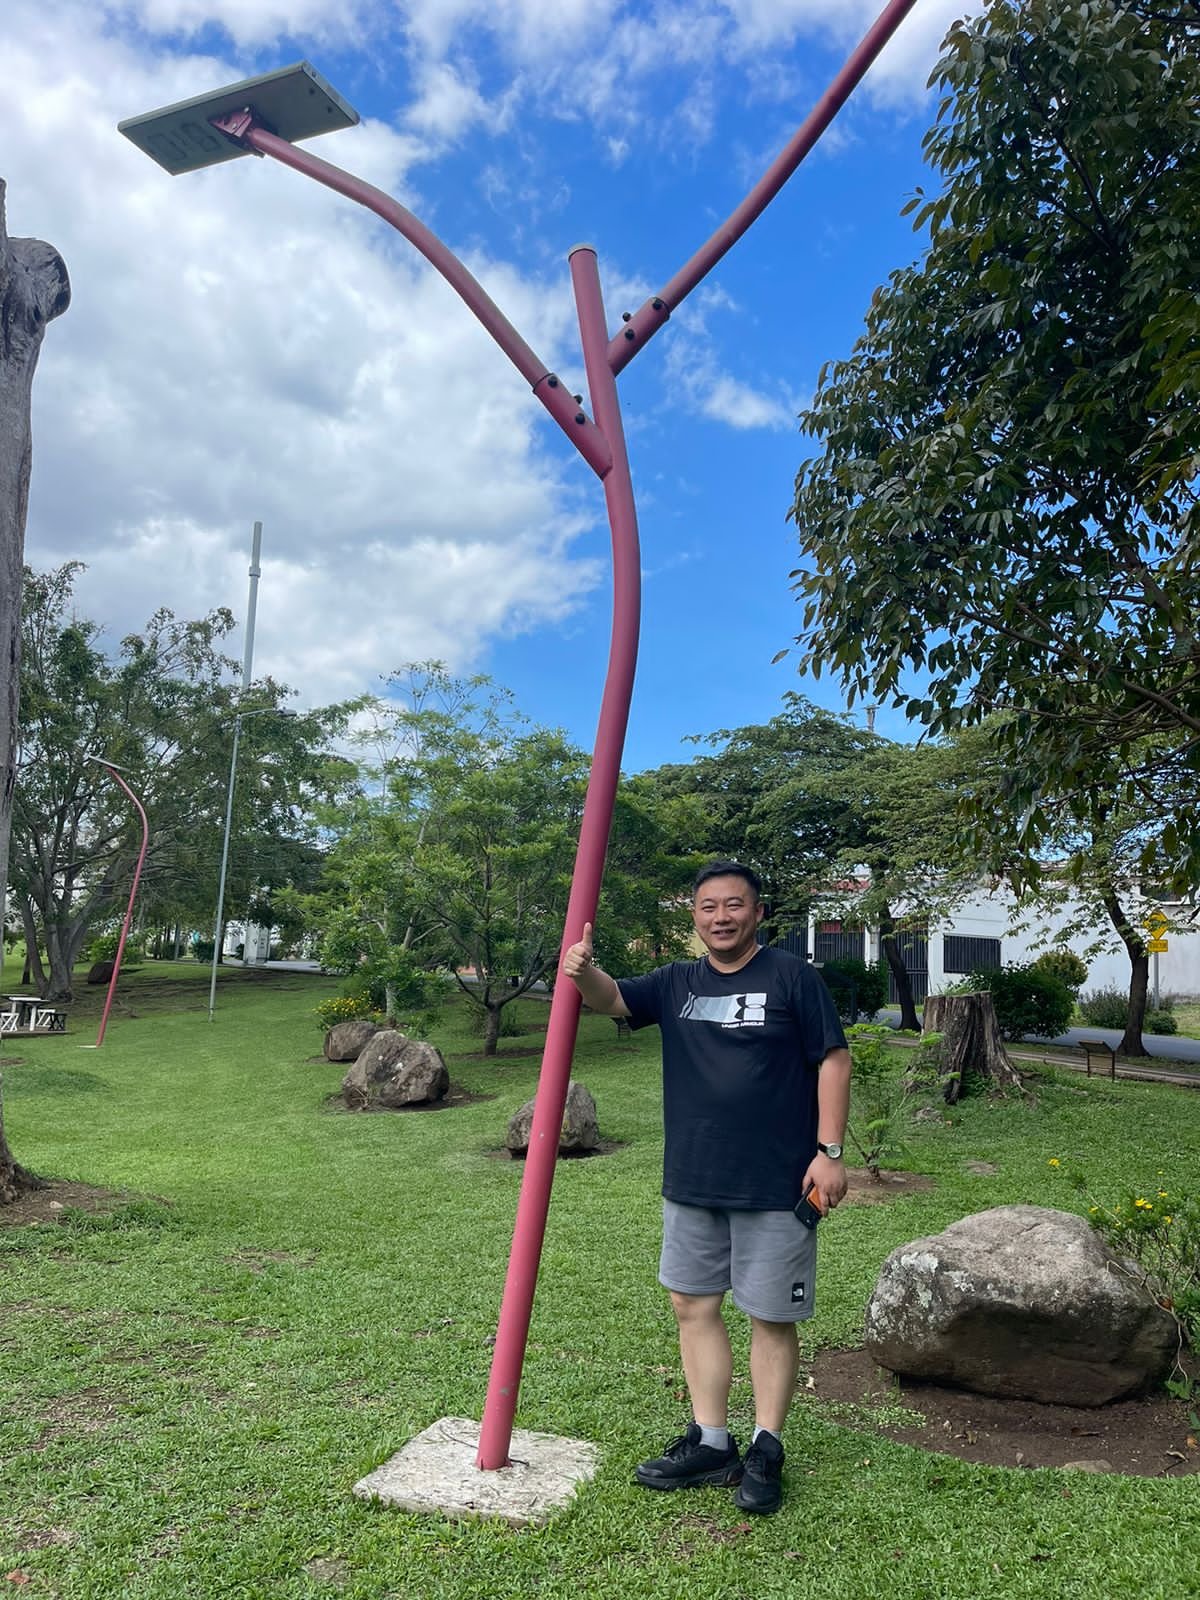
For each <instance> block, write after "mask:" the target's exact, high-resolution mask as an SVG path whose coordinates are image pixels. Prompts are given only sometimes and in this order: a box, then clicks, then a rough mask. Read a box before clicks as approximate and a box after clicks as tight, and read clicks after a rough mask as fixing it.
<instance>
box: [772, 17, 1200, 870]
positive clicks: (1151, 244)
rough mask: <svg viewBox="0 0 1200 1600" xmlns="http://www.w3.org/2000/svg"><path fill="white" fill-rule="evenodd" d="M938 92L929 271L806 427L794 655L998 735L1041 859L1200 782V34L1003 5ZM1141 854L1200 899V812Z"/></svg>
mask: <svg viewBox="0 0 1200 1600" xmlns="http://www.w3.org/2000/svg"><path fill="white" fill-rule="evenodd" d="M934 82H935V83H936V84H937V85H938V86H939V87H940V88H941V89H942V91H943V98H942V101H941V104H940V108H939V111H938V116H937V121H936V123H935V125H934V127H933V128H932V130H931V131H930V133H929V134H928V135H927V138H926V146H925V147H926V152H927V155H928V158H929V161H930V163H931V165H932V166H933V168H934V169H935V171H936V172H937V173H938V174H939V175H940V178H941V180H942V182H941V187H940V190H939V192H937V193H936V194H934V195H933V196H931V197H928V198H927V197H926V196H924V195H922V194H918V195H917V196H916V197H915V198H914V200H913V202H912V205H911V207H910V209H914V210H915V211H916V219H915V220H916V226H918V227H926V226H927V227H928V229H929V246H928V250H927V252H926V253H925V255H924V257H923V259H922V260H921V261H919V262H918V263H917V264H916V265H914V266H911V267H908V268H905V269H903V270H900V271H897V272H895V273H894V274H893V275H892V276H891V278H890V279H889V281H888V282H887V284H886V285H885V286H884V287H882V288H881V289H880V290H879V291H877V293H876V295H875V298H874V300H873V302H872V305H871V308H870V311H869V313H868V316H867V322H866V329H865V332H864V333H863V335H862V337H861V338H860V339H859V341H858V343H857V345H856V346H855V349H854V352H853V355H852V356H851V357H850V359H849V360H845V361H839V362H835V363H832V364H831V365H829V366H828V367H826V369H825V370H824V372H823V373H822V376H821V381H820V385H819V389H818V392H817V395H816V397H815V398H814V400H813V402H812V405H811V406H810V407H809V409H808V410H807V411H806V412H805V413H804V416H803V419H802V420H803V426H804V428H805V429H806V431H807V432H809V433H810V434H811V435H812V436H813V437H814V438H815V439H817V440H818V441H819V443H820V446H821V453H820V454H819V455H817V456H815V457H814V458H813V459H811V460H809V461H807V462H805V463H804V465H803V466H802V467H801V469H800V473H799V476H798V479H797V488H796V499H795V503H794V507H793V510H792V515H793V517H794V520H795V522H796V525H797V528H798V530H799V539H800V546H801V551H802V554H803V558H804V565H803V567H802V568H801V569H800V570H799V571H798V572H797V573H795V574H794V575H793V576H794V577H795V580H796V589H797V590H798V592H799V596H800V598H801V599H802V601H803V602H804V620H803V632H802V633H801V635H800V638H799V643H800V645H801V647H802V652H803V660H804V665H805V666H806V667H807V668H808V669H809V670H811V671H813V672H820V671H821V670H822V669H830V670H832V671H834V672H835V673H837V674H838V675H840V676H841V678H842V679H843V681H844V682H845V683H846V685H847V686H848V690H849V694H850V696H851V699H852V700H853V698H854V697H856V696H867V697H869V698H871V699H879V700H886V701H890V702H891V703H892V704H894V705H896V706H900V707H904V708H905V709H906V710H907V712H908V714H909V716H910V717H913V718H917V719H919V720H920V721H921V722H923V723H924V724H925V725H926V727H927V728H929V729H930V730H932V731H933V732H935V733H937V732H946V731H948V730H952V729H955V728H959V727H962V726H963V725H966V724H972V723H976V722H979V721H982V720H983V719H984V718H985V717H987V716H988V715H989V714H990V713H991V712H993V711H995V710H997V709H1000V710H1002V711H1003V712H1005V713H1006V714H1005V716H1004V717H1003V718H1002V720H1001V721H1000V722H998V723H997V724H996V737H997V739H998V741H999V744H1000V749H1001V751H1002V754H1003V757H1004V760H1005V765H1006V769H1007V776H1006V787H1005V802H1006V804H1007V806H1008V807H1009V808H1010V809H1011V810H1012V811H1013V813H1014V814H1015V815H1016V817H1017V818H1018V819H1019V828H1020V842H1021V844H1022V845H1023V847H1025V849H1026V851H1027V852H1029V851H1032V850H1033V849H1035V848H1036V846H1037V844H1038V842H1039V840H1040V838H1041V835H1042V831H1043V826H1044V817H1043V812H1042V809H1041V802H1042V800H1043V799H1044V797H1046V796H1047V795H1053V794H1055V793H1058V794H1062V795H1064V796H1066V797H1067V799H1068V801H1069V804H1070V806H1071V807H1072V809H1073V811H1074V813H1075V815H1076V817H1077V818H1078V819H1080V820H1083V819H1086V818H1088V817H1089V816H1090V815H1091V812H1092V807H1093V804H1094V801H1095V799H1096V797H1097V796H1099V797H1108V798H1109V799H1111V798H1112V797H1114V796H1117V797H1119V798H1121V799H1122V800H1123V802H1124V803H1127V804H1132V803H1134V802H1135V801H1138V800H1144V799H1146V798H1147V797H1151V798H1152V797H1153V796H1154V795H1155V794H1160V793H1161V792H1162V789H1163V788H1164V787H1169V788H1171V789H1172V790H1174V791H1182V792H1185V793H1187V794H1188V795H1190V796H1191V797H1192V799H1194V797H1195V794H1196V789H1197V780H1198V778H1200V640H1198V635H1197V627H1196V618H1197V615H1198V613H1200V603H1198V602H1200V586H1198V583H1197V560H1198V556H1200V544H1198V539H1197V530H1198V528H1200V522H1198V520H1197V510H1196V494H1195V483H1196V469H1197V462H1198V461H1200V404H1198V403H1197V402H1198V400H1200V356H1198V354H1197V351H1198V349H1200V302H1198V301H1197V299H1196V295H1195V284H1196V281H1197V278H1198V276H1200V124H1198V123H1197V120H1196V116H1195V105H1196V102H1197V97H1198V96H1200V10H1198V9H1197V7H1196V6H1195V5H1190V4H1189V5H1177V6H1159V5H1155V4H1128V3H1120V0H1026V3H1023V4H1020V5H1017V4H1014V3H1010V0H994V3H993V4H991V5H989V6H988V8H987V9H986V11H985V12H984V13H983V14H982V15H981V16H979V17H978V18H976V19H974V20H973V21H969V22H964V23H959V24H957V25H956V26H955V27H954V28H953V29H952V30H951V32H950V34H949V36H948V38H947V41H946V45H945V50H944V54H943V56H942V59H941V61H940V62H939V64H938V67H937V69H936V71H935V73H934ZM983 826H984V827H986V821H985V822H984V823H983ZM1144 844H1145V848H1146V849H1147V850H1148V851H1152V852H1153V853H1155V855H1156V857H1157V860H1158V863H1159V870H1160V871H1164V870H1165V871H1166V872H1167V873H1169V875H1170V876H1171V877H1172V878H1173V879H1174V880H1176V881H1180V880H1183V881H1186V880H1188V879H1190V878H1192V877H1194V870H1195V867H1196V866H1197V864H1200V810H1197V809H1196V808H1195V807H1194V806H1192V805H1188V806H1186V807H1184V808H1182V809H1177V810H1176V811H1175V813H1174V815H1173V816H1170V817H1166V818H1163V819H1161V820H1160V824H1159V825H1158V826H1157V827H1156V828H1154V829H1153V830H1151V834H1150V835H1148V836H1147V838H1146V840H1145V841H1144Z"/></svg>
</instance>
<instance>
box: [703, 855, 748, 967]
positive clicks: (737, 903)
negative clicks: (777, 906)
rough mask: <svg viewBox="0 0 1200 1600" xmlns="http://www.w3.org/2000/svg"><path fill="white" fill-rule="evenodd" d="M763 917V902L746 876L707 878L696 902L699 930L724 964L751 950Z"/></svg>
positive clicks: (714, 954)
mask: <svg viewBox="0 0 1200 1600" xmlns="http://www.w3.org/2000/svg"><path fill="white" fill-rule="evenodd" d="M762 918H763V908H762V904H761V902H760V901H759V899H758V896H757V895H756V894H755V893H754V890H753V889H752V888H751V887H750V885H749V884H748V883H747V882H746V880H745V878H738V877H733V876H730V877H726V878H707V879H706V880H705V881H704V882H703V883H702V884H701V885H700V887H699V889H697V890H696V898H695V900H694V901H693V902H692V921H693V923H694V924H695V927H696V932H697V933H698V934H699V935H700V939H701V941H702V942H703V944H704V946H705V948H706V949H707V950H708V953H709V955H711V956H712V957H714V959H715V960H716V961H717V962H718V963H720V964H721V965H725V964H726V963H728V962H732V961H738V960H740V959H741V958H742V957H744V956H746V955H748V954H750V953H751V951H752V950H753V949H754V947H755V945H756V943H757V940H756V937H755V935H756V934H757V932H758V925H759V923H760V922H761V921H762Z"/></svg>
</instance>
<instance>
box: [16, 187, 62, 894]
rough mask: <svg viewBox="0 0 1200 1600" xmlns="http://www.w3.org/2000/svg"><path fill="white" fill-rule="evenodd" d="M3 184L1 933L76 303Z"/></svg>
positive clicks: (53, 254) (57, 259) (51, 253)
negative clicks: (27, 610) (46, 520)
mask: <svg viewBox="0 0 1200 1600" xmlns="http://www.w3.org/2000/svg"><path fill="white" fill-rule="evenodd" d="M4 195H5V184H4V180H3V179H2V178H0V925H3V921H4V896H5V885H6V884H7V883H8V842H9V836H10V832H11V829H12V799H13V788H14V786H15V784H16V776H17V746H16V740H17V711H18V704H19V696H20V688H21V588H22V583H21V578H22V569H23V566H24V560H25V516H26V512H27V510H28V506H29V469H30V465H31V463H32V460H33V445H32V429H31V426H30V418H29V408H30V398H31V396H32V392H33V374H34V370H35V369H36V367H37V361H38V354H39V352H40V351H41V347H42V336H43V335H44V333H45V331H46V324H47V323H48V322H50V321H52V320H53V319H54V318H55V317H57V316H61V315H62V313H63V312H64V311H65V310H66V309H67V306H68V304H69V303H70V299H71V286H70V283H69V281H68V279H67V269H66V267H65V266H64V265H63V261H62V257H61V256H60V255H59V254H58V252H57V250H54V249H52V248H51V246H50V245H48V244H43V243H42V241H41V240H40V239H10V238H9V236H8V230H7V226H6V223H5V214H4Z"/></svg>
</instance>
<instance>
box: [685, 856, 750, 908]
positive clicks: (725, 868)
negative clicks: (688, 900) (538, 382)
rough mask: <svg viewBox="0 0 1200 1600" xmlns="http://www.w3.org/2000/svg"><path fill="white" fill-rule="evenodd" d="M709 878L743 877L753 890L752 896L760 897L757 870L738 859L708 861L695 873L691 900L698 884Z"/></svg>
mask: <svg viewBox="0 0 1200 1600" xmlns="http://www.w3.org/2000/svg"><path fill="white" fill-rule="evenodd" d="M710 878H744V879H745V880H746V882H747V883H748V884H749V885H750V887H751V888H752V889H753V890H754V898H755V899H756V900H761V899H762V879H761V878H760V877H759V875H758V873H757V872H754V871H752V870H751V868H749V867H744V866H742V864H741V862H740V861H710V862H709V863H708V865H707V866H706V867H701V868H700V871H699V872H698V873H697V874H696V881H695V883H693V885H692V899H693V900H694V899H695V898H696V896H697V895H698V894H699V893H700V885H701V884H704V883H707V882H708V880H709V879H710Z"/></svg>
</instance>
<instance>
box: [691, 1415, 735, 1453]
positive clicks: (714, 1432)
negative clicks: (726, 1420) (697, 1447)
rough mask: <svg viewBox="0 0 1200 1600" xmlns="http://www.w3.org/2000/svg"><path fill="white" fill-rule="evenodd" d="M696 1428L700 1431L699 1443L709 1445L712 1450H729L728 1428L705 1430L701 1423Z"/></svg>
mask: <svg viewBox="0 0 1200 1600" xmlns="http://www.w3.org/2000/svg"><path fill="white" fill-rule="evenodd" d="M696 1426H697V1427H698V1428H699V1429H700V1443H701V1444H706V1445H710V1446H711V1447H712V1449H714V1450H728V1449H729V1429H728V1428H706V1427H705V1426H704V1424H703V1423H702V1422H698V1423H697V1424H696Z"/></svg>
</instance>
